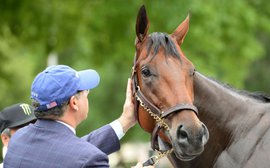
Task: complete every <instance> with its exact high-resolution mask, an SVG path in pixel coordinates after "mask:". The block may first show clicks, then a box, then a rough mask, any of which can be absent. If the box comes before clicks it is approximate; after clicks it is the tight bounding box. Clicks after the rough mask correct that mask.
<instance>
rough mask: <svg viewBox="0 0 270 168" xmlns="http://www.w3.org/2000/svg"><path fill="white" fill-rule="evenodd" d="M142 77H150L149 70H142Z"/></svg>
mask: <svg viewBox="0 0 270 168" xmlns="http://www.w3.org/2000/svg"><path fill="white" fill-rule="evenodd" d="M142 75H143V76H144V77H149V76H151V72H150V70H149V69H148V68H143V69H142Z"/></svg>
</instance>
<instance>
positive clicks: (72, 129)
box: [56, 120, 76, 135]
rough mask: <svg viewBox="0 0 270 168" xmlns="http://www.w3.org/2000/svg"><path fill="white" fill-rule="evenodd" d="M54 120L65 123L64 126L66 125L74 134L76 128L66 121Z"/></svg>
mask: <svg viewBox="0 0 270 168" xmlns="http://www.w3.org/2000/svg"><path fill="white" fill-rule="evenodd" d="M56 122H58V123H61V124H63V125H65V126H66V127H68V128H69V129H70V130H71V131H72V132H73V133H74V134H75V135H76V130H75V128H73V127H72V126H70V125H68V124H67V123H64V122H63V121H59V120H56Z"/></svg>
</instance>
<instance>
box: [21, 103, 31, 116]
mask: <svg viewBox="0 0 270 168" xmlns="http://www.w3.org/2000/svg"><path fill="white" fill-rule="evenodd" d="M20 107H21V108H22V109H23V112H24V114H25V115H31V109H30V107H29V105H28V104H25V103H24V104H21V105H20Z"/></svg>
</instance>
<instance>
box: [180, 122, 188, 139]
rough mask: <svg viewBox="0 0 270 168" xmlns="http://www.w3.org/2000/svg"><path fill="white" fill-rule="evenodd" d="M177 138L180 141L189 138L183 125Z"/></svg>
mask: <svg viewBox="0 0 270 168" xmlns="http://www.w3.org/2000/svg"><path fill="white" fill-rule="evenodd" d="M177 138H178V139H187V138H188V133H187V131H186V130H185V128H184V127H183V125H180V126H179V127H178V130H177Z"/></svg>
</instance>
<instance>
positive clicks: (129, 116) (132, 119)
mask: <svg viewBox="0 0 270 168" xmlns="http://www.w3.org/2000/svg"><path fill="white" fill-rule="evenodd" d="M118 120H119V122H120V123H121V125H122V127H123V131H124V133H126V132H127V131H128V129H129V128H131V127H133V126H134V125H135V124H136V123H137V118H136V115H135V111H134V102H133V97H132V81H131V79H128V83H127V90H126V100H125V103H124V107H123V113H122V115H121V116H120V117H119V119H118Z"/></svg>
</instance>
